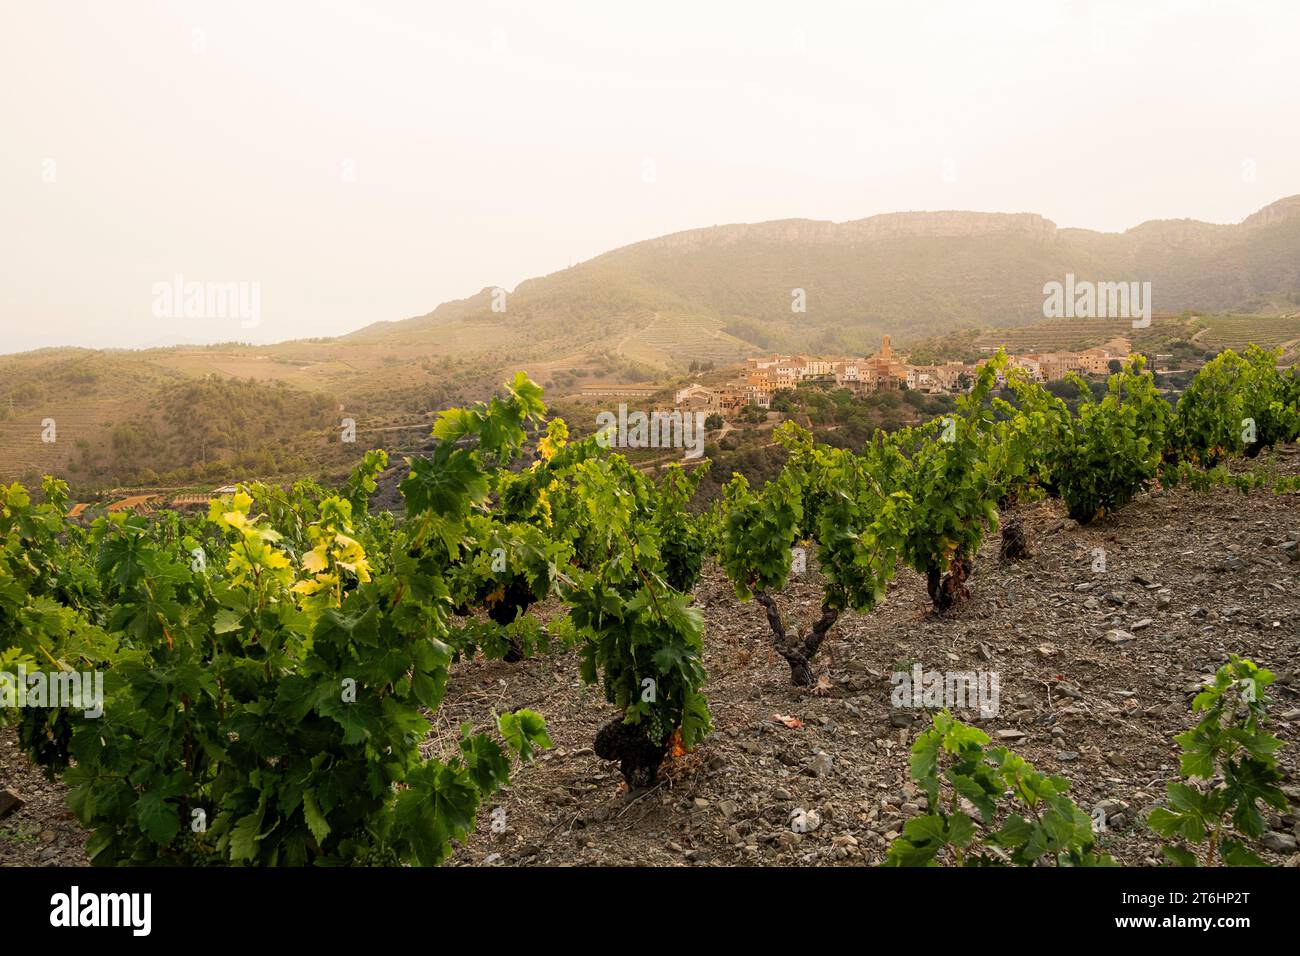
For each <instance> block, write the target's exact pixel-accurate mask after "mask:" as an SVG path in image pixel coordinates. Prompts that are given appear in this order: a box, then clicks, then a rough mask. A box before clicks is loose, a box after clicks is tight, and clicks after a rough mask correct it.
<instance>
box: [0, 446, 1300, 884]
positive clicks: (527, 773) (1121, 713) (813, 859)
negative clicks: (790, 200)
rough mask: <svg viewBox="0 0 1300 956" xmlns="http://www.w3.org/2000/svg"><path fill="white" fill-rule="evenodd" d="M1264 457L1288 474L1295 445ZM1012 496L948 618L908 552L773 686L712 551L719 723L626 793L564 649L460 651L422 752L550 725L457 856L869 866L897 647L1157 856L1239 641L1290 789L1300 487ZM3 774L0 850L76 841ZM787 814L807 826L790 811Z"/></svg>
mask: <svg viewBox="0 0 1300 956" xmlns="http://www.w3.org/2000/svg"><path fill="white" fill-rule="evenodd" d="M1280 458H1281V460H1282V462H1283V465H1284V469H1285V470H1287V471H1290V472H1294V471H1297V470H1300V455H1297V454H1296V450H1295V449H1287V450H1284V454H1282V455H1281V456H1280ZM1017 513H1018V514H1019V517H1020V519H1021V522H1022V524H1023V526H1024V528H1025V531H1026V533H1027V536H1028V540H1029V545H1030V548H1031V549H1032V551H1033V556H1032V557H1031V558H1029V559H1028V560H1024V561H1019V562H1004V561H1001V560H999V558H998V540H997V538H996V536H995V537H993V538H991V539H990V540H989V541H987V542H986V543H985V546H984V548H983V550H982V551H981V554H980V556H979V559H978V560H977V562H976V565H975V572H974V575H973V576H972V578H971V579H970V581H969V586H970V590H971V594H972V598H971V600H970V601H969V602H968V603H967V604H966V605H965V606H963V607H962V609H960V610H959V611H955V612H950V613H949V614H947V615H946V616H943V617H938V616H936V615H935V614H933V613H932V612H931V610H930V608H929V601H928V599H927V597H926V593H925V585H924V581H923V580H922V579H921V578H920V576H919V575H916V574H915V573H913V572H911V571H908V570H902V571H900V573H899V575H898V577H897V578H896V580H895V581H894V582H893V584H892V585H891V587H890V591H889V595H888V598H887V599H886V601H885V602H884V603H883V604H882V605H881V606H880V607H878V608H877V609H876V610H875V611H874V612H872V613H871V614H869V615H865V616H863V615H853V614H850V615H847V616H845V617H844V618H842V619H841V620H840V621H839V623H837V624H836V626H835V627H834V628H833V629H832V631H831V638H830V640H828V642H827V645H826V646H825V647H824V649H823V651H822V654H821V655H820V656H819V658H818V664H819V668H820V676H821V677H822V679H821V680H820V681H819V682H818V686H817V687H815V688H810V689H800V688H794V687H791V686H790V685H789V668H788V667H787V666H786V664H785V663H784V662H783V661H782V660H781V659H780V658H779V657H778V656H777V655H776V654H775V653H774V652H773V651H772V650H771V643H770V636H769V632H768V630H767V627H766V622H765V620H764V617H763V614H762V612H761V609H760V608H759V607H758V606H757V605H755V604H752V603H750V604H741V603H739V602H738V601H737V600H736V599H735V597H734V595H733V594H732V592H731V590H730V588H729V586H728V585H727V583H726V581H725V580H724V579H723V577H722V576H721V574H720V573H719V572H718V571H717V569H716V568H714V567H709V568H707V569H706V571H705V575H704V577H703V580H702V581H701V583H700V585H699V587H698V588H697V591H696V600H697V603H698V604H699V606H700V607H701V608H702V610H703V612H704V615H705V619H706V622H707V631H706V664H707V667H708V670H709V682H708V685H707V686H706V688H705V690H706V693H707V695H708V698H709V703H710V706H711V708H712V711H713V715H714V726H715V730H714V733H713V734H712V736H711V737H709V738H708V739H707V740H706V741H705V742H704V744H703V745H702V746H701V747H700V748H699V749H698V750H696V751H695V752H693V753H690V754H686V755H684V756H679V757H676V758H673V759H672V760H670V762H669V763H668V764H666V765H665V767H664V769H663V771H662V772H661V775H660V780H659V782H658V783H657V784H656V785H655V786H653V787H651V788H648V789H645V790H642V791H639V792H636V793H628V792H627V791H626V789H625V787H624V785H623V783H622V778H621V777H620V775H619V773H618V769H617V767H616V766H615V765H612V764H607V763H605V762H604V761H601V760H599V759H598V758H596V756H595V755H594V753H593V750H592V744H593V741H594V738H595V734H596V731H597V730H598V729H599V727H600V726H601V725H602V724H604V723H606V722H607V721H609V720H610V719H611V718H612V717H613V716H614V715H615V711H614V709H613V708H612V707H611V706H610V705H608V704H606V703H605V701H604V700H603V697H602V696H601V693H600V691H599V688H588V687H584V686H583V685H582V684H581V683H580V681H579V680H578V668H577V659H576V656H575V655H574V654H572V653H560V654H556V655H554V656H551V657H548V658H540V659H535V660H530V661H525V662H523V663H519V664H506V663H503V662H499V661H497V662H493V661H482V660H478V661H473V662H469V663H468V664H466V665H463V666H461V667H459V668H457V669H456V671H455V673H454V675H453V679H452V682H451V685H450V687H449V691H448V696H447V701H446V703H445V704H444V706H443V708H442V709H441V711H440V712H439V713H438V715H437V718H436V722H435V727H434V730H433V732H432V734H431V735H430V738H429V741H428V742H427V749H428V751H429V752H430V753H434V752H443V751H449V750H450V749H451V748H452V746H453V745H454V740H455V738H456V735H457V729H458V727H459V726H460V724H461V723H462V722H464V721H470V722H471V723H474V724H476V725H479V726H481V727H488V726H490V721H491V715H492V714H493V713H494V712H497V711H499V710H502V709H506V708H512V707H519V706H529V707H532V708H534V709H536V710H538V711H540V712H541V713H542V714H543V715H544V716H545V717H546V720H547V724H548V727H549V729H550V733H551V736H552V738H553V739H554V742H555V745H556V746H555V749H554V750H552V751H550V752H548V753H546V754H545V755H544V756H543V757H542V758H541V759H540V760H539V761H537V762H536V763H534V764H533V765H531V766H529V767H526V768H523V769H522V770H520V771H518V772H517V774H516V777H515V780H514V784H513V785H512V787H511V788H510V789H509V790H507V791H504V792H502V793H501V794H499V795H498V796H497V798H496V799H495V800H494V801H492V802H491V803H489V804H488V805H487V806H485V807H484V808H483V810H482V813H481V816H480V819H479V828H478V832H477V833H475V834H474V835H472V836H471V837H470V838H469V839H468V840H467V841H466V843H465V844H464V845H463V846H461V847H459V848H458V850H457V852H456V854H455V855H454V857H453V858H452V861H451V862H452V865H462V866H477V865H484V864H487V865H611V864H625V865H628V864H630V865H654V866H663V865H716V866H730V865H764V866H766V865H830V864H835V865H862V864H873V863H878V862H880V861H881V859H882V858H883V856H884V853H885V849H886V847H887V846H888V844H889V842H890V840H891V839H892V838H893V836H894V835H896V834H897V833H898V831H899V830H901V828H902V824H903V822H904V821H905V820H906V819H907V817H908V816H909V815H911V814H915V813H917V812H920V810H921V809H922V807H923V805H924V797H923V796H921V795H919V794H918V793H917V792H916V790H915V789H914V788H913V787H912V785H911V783H910V781H909V777H908V772H907V757H908V748H909V747H910V745H911V742H912V741H913V740H914V739H915V737H916V734H917V732H918V730H919V729H920V728H921V727H922V726H923V724H924V721H925V719H926V717H925V713H924V711H916V710H912V709H907V708H898V707H894V706H892V705H891V702H890V694H891V690H892V687H891V685H890V682H889V675H890V674H891V673H893V672H894V671H896V670H900V669H906V670H910V669H911V667H912V666H913V664H920V665H921V666H922V669H923V670H925V671H930V670H939V671H976V672H995V673H997V674H998V677H999V684H1000V709H999V711H998V713H997V715H996V716H993V717H990V718H988V719H982V718H981V717H980V715H979V713H978V711H977V710H975V709H968V710H965V711H960V712H958V714H957V716H959V717H960V718H961V719H963V720H967V721H968V722H972V723H976V724H978V725H979V726H981V727H983V728H984V729H985V730H986V731H987V732H988V733H989V734H990V735H992V736H994V737H995V738H996V739H998V740H999V741H1000V742H1005V743H1006V744H1008V745H1009V746H1011V747H1012V748H1013V749H1014V750H1016V751H1017V752H1018V753H1020V754H1022V755H1023V756H1025V757H1026V758H1027V759H1029V760H1031V761H1032V762H1033V763H1034V764H1035V765H1036V766H1037V767H1038V768H1039V769H1041V770H1044V771H1047V772H1051V773H1057V774H1060V775H1062V776H1065V777H1067V778H1069V779H1070V780H1071V781H1073V789H1072V791H1071V792H1072V795H1073V797H1074V799H1075V800H1076V802H1078V803H1079V804H1080V805H1081V806H1082V807H1083V808H1084V809H1085V810H1088V811H1090V812H1091V811H1093V810H1094V809H1095V808H1097V807H1101V808H1102V809H1103V811H1104V812H1105V815H1106V820H1107V824H1106V830H1105V832H1104V834H1103V837H1102V842H1103V844H1104V846H1105V848H1106V849H1107V850H1108V851H1109V852H1110V853H1111V854H1113V855H1114V856H1115V857H1116V858H1117V859H1118V860H1119V861H1121V862H1122V863H1124V864H1127V865H1137V866H1143V865H1157V864H1159V863H1160V862H1161V857H1160V853H1159V849H1158V845H1157V843H1156V841H1155V840H1153V839H1152V838H1151V836H1150V834H1149V831H1148V830H1147V829H1146V827H1145V824H1144V822H1143V819H1142V818H1143V816H1144V814H1145V812H1146V811H1148V810H1149V809H1150V808H1151V807H1152V806H1154V805H1155V804H1157V803H1158V802H1159V801H1160V800H1161V799H1162V797H1163V794H1164V785H1165V783H1166V782H1168V781H1169V780H1171V779H1173V778H1175V776H1176V774H1177V746H1176V744H1175V743H1174V741H1173V736H1174V735H1175V734H1176V733H1179V732H1180V731H1182V730H1184V729H1186V728H1187V727H1189V726H1191V724H1192V723H1193V720H1192V716H1191V712H1190V706H1189V705H1190V701H1191V697H1192V694H1193V693H1194V689H1195V687H1196V686H1197V685H1198V684H1199V683H1200V682H1201V681H1202V680H1203V679H1204V678H1206V677H1208V676H1209V675H1211V674H1212V673H1213V672H1214V670H1215V669H1216V668H1217V667H1219V666H1220V665H1221V664H1223V663H1224V662H1225V661H1226V660H1227V659H1228V656H1229V655H1230V654H1233V653H1236V654H1241V655H1245V656H1249V657H1250V658H1252V659H1253V660H1255V661H1256V662H1257V663H1258V664H1260V665H1263V666H1267V667H1268V668H1270V669H1271V670H1273V671H1274V672H1275V673H1276V674H1277V675H1278V682H1277V683H1276V684H1275V685H1274V686H1273V688H1272V695H1271V696H1272V698H1273V703H1272V705H1271V714H1272V718H1273V719H1272V723H1271V725H1270V729H1271V730H1272V731H1273V732H1274V733H1275V734H1277V735H1278V736H1279V737H1281V738H1282V739H1283V740H1284V741H1285V744H1286V745H1285V746H1284V747H1283V749H1282V751H1281V753H1280V761H1281V764H1282V766H1283V768H1284V771H1285V773H1286V774H1287V782H1286V785H1285V789H1286V790H1287V792H1288V794H1289V795H1290V796H1291V797H1292V798H1293V800H1294V801H1295V802H1296V803H1300V746H1298V745H1297V743H1298V742H1297V732H1298V731H1300V544H1297V541H1300V497H1297V496H1286V497H1276V496H1273V495H1272V494H1270V493H1267V492H1265V493H1254V494H1252V495H1250V496H1249V497H1245V496H1241V495H1238V494H1236V493H1234V492H1228V491H1222V490H1219V491H1214V492H1210V493H1205V494H1196V493H1192V492H1187V491H1181V490H1174V491H1170V492H1163V491H1155V492H1152V493H1150V494H1147V495H1144V496H1142V497H1141V498H1139V499H1138V500H1137V501H1135V502H1133V503H1132V504H1131V505H1130V506H1129V507H1127V508H1125V509H1124V510H1122V511H1120V512H1119V513H1117V514H1115V515H1113V516H1110V517H1108V518H1106V519H1103V520H1101V521H1099V522H1097V523H1095V524H1093V525H1090V526H1086V527H1080V526H1078V525H1077V524H1075V522H1073V521H1070V520H1069V519H1067V518H1066V517H1065V516H1064V512H1063V510H1062V509H1061V508H1060V506H1059V505H1058V504H1056V503H1050V502H1041V503H1037V504H1034V505H1030V506H1026V507H1023V508H1019V509H1017ZM1103 553H1104V555H1103ZM1103 556H1104V565H1103V562H1102V561H1101V560H1100V559H1101V558H1102V557H1103ZM1103 567H1104V569H1103ZM819 595H820V591H819V588H818V585H817V572H816V570H815V569H811V565H810V571H809V572H808V573H807V574H806V575H804V576H803V577H802V578H801V579H798V580H796V581H794V582H793V583H792V584H791V585H790V586H789V587H788V588H787V589H786V590H785V591H784V593H783V594H782V595H781V596H780V598H779V602H780V605H781V607H782V611H783V613H784V614H785V615H786V616H787V621H789V620H790V619H792V618H794V619H802V620H805V621H806V620H807V619H809V618H811V616H812V615H813V613H814V611H815V610H816V608H817V606H818V599H819ZM5 787H10V788H12V789H14V790H15V791H17V792H18V793H19V794H20V795H21V796H22V797H23V798H24V799H25V800H27V805H26V806H25V807H24V808H22V809H21V810H19V811H17V812H16V813H13V814H11V815H9V816H8V817H6V818H4V819H3V820H0V864H10V865H12V864H35V865H59V864H75V863H81V862H84V855H83V854H82V851H81V846H82V844H83V842H84V837H83V836H82V834H80V833H79V831H77V829H76V826H75V823H74V822H73V821H72V820H71V818H70V815H69V814H68V812H67V810H66V808H65V806H64V805H63V803H62V799H61V794H60V791H59V787H58V786H57V785H54V784H49V783H47V782H46V781H45V780H44V779H43V778H42V777H41V776H40V775H39V774H38V773H37V772H35V771H33V770H32V769H31V768H30V766H28V765H27V763H26V761H25V759H24V758H22V757H21V755H19V754H18V753H17V751H16V748H15V745H14V738H13V734H12V731H9V730H7V731H4V732H3V733H0V789H3V788H5ZM797 811H804V814H805V818H806V819H807V821H808V825H807V826H806V832H802V833H800V832H795V831H794V829H792V827H791V816H792V814H794V813H796V812H797ZM811 811H816V813H815V815H813V814H811V813H810V812H811ZM1266 817H1267V819H1268V820H1269V822H1270V825H1271V827H1272V831H1271V832H1270V833H1269V835H1268V836H1267V837H1265V839H1264V841H1263V848H1262V850H1261V853H1262V855H1263V856H1264V857H1265V858H1266V859H1267V860H1268V861H1269V862H1270V863H1273V864H1275V865H1300V854H1297V851H1296V838H1297V836H1300V820H1298V818H1297V815H1296V813H1295V812H1290V813H1287V814H1277V813H1273V812H1269V813H1267V814H1266ZM813 823H816V826H815V828H813V827H812V826H811V824H813Z"/></svg>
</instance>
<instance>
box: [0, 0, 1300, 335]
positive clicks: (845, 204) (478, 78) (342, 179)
mask: <svg viewBox="0 0 1300 956" xmlns="http://www.w3.org/2000/svg"><path fill="white" fill-rule="evenodd" d="M0 22H3V28H0V90H2V91H3V92H0V262H2V263H3V282H2V283H0V332H2V333H3V334H2V336H0V352H8V351H17V350H21V349H28V348H35V347H39V346H45V345H59V344H80V345H93V346H107V345H122V346H145V345H156V344H169V343H174V342H183V341H223V340H233V339H239V340H243V341H257V342H269V341H279V340H282V339H287V338H297V337H304V336H312V335H334V334H338V333H342V332H347V331H350V330H352V329H355V328H358V327H360V326H362V325H365V324H367V323H369V322H372V321H376V320H379V319H401V318H406V317H409V316H412V315H418V314H422V313H425V312H427V311H429V310H430V309H431V308H433V307H434V306H435V305H437V304H438V303H439V302H441V301H444V300H447V299H453V298H461V297H464V296H466V295H470V294H472V293H474V292H477V291H478V290H479V289H481V288H483V287H484V286H492V285H500V286H504V287H506V288H513V287H514V285H515V284H516V283H518V282H519V281H520V280H522V279H525V278H528V277H530V276H535V275H543V274H546V273H548V272H553V271H555V270H557V269H561V268H564V267H566V266H568V265H569V264H570V263H572V262H577V261H580V260H582V259H586V258H590V257H591V256H593V255H597V254H599V253H601V252H604V251H606V250H608V249H612V248H615V247H617V246H620V245H624V244H626V243H629V242H634V241H637V240H639V239H645V238H650V237H652V236H656V235H662V234H664V233H669V232H674V231H677V230H681V229H689V228H693V227H697V226H708V225H713V224H718V223H727V222H746V221H749V222H753V221H760V220H765V219H778V218H787V217H808V218H816V219H834V220H837V221H842V220H846V219H857V218H861V217H864V216H869V215H873V214H875V213H880V212H889V211H894V210H908V209H977V210H989V211H1003V212H1021V211H1028V212H1038V213H1041V214H1043V215H1044V216H1047V217H1048V218H1050V219H1052V220H1054V221H1055V222H1056V223H1057V224H1058V225H1062V226H1066V225H1070V226H1085V227H1091V228H1096V229H1106V230H1121V229H1125V228H1128V227H1130V226H1133V225H1136V224H1137V223H1139V222H1141V221H1143V220H1146V219H1154V218H1175V217H1185V216H1186V217H1193V218H1198V219H1206V220H1210V221H1215V222H1236V221H1238V220H1240V219H1241V218H1242V217H1244V216H1246V215H1248V214H1249V213H1251V212H1253V211H1254V210H1256V209H1257V208H1259V207H1260V206H1263V205H1266V204H1267V203H1269V202H1272V201H1274V200H1276V199H1279V198H1281V197H1283V196H1288V195H1293V194H1296V193H1300V122H1297V119H1298V118H1300V96H1298V95H1297V94H1298V93H1300V73H1297V53H1296V42H1297V38H1300V3H1296V2H1295V0H1278V2H1272V3H1271V2H1264V0H1258V2H1241V3H1232V2H1216V0H1151V2H1140V0H1113V2H1109V0H1108V2H1087V0H1074V2H1050V0H1032V2H1025V3H1011V2H1003V0H999V2H981V3H972V2H969V0H961V2H954V3H924V2H895V0H891V2H887V3H871V2H845V3H818V2H810V0H799V2H782V3H761V2H754V0H748V2H736V3H725V2H715V0H689V2H682V3H678V2H670V0H656V2H655V3H652V4H645V3H627V2H610V0H598V2H591V3H560V2H533V3H522V2H521V3H512V4H505V3H492V2H484V0H474V2H470V3H463V2H462V3H451V2H397V0H391V2H380V0H322V2H311V3H308V2H288V0H274V2H270V0H252V2H231V0H210V2H205V3H199V2H193V3H182V2H173V3H164V2H146V0H130V2H126V0H122V2H111V3H110V2H60V0H45V2H36V3H32V2H21V0H4V15H3V20H2V21H0ZM177 274H180V275H182V276H183V277H184V279H185V280H186V281H195V282H243V283H249V284H250V285H249V286H246V287H245V288H246V289H248V290H252V289H253V288H254V286H252V285H251V284H252V283H257V285H256V287H255V288H256V290H257V292H258V294H259V296H260V322H259V324H258V325H257V326H256V327H255V328H245V327H242V325H243V323H241V321H240V320H239V319H238V318H186V317H184V313H183V310H181V312H180V315H179V316H177V317H167V316H165V315H164V316H161V317H160V316H158V315H156V314H155V311H156V310H155V305H156V302H155V288H154V287H155V284H156V283H159V282H171V281H173V277H174V276H175V275H177Z"/></svg>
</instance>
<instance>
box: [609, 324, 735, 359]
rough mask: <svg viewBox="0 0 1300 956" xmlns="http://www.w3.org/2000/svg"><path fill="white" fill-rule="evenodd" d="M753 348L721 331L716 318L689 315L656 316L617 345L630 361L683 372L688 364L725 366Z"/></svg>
mask: <svg viewBox="0 0 1300 956" xmlns="http://www.w3.org/2000/svg"><path fill="white" fill-rule="evenodd" d="M754 349H755V347H754V345H753V344H752V343H749V342H745V341H743V340H742V339H738V338H736V337H735V336H734V335H729V334H728V333H726V332H724V331H722V329H721V328H720V323H719V322H718V321H717V320H716V319H708V318H705V317H703V316H690V315H656V316H655V317H654V318H653V319H652V320H651V321H650V323H649V324H648V325H646V326H645V327H644V328H642V329H640V330H638V331H636V332H631V333H629V334H628V335H627V336H625V337H624V339H623V341H622V342H621V343H620V345H619V351H620V353H622V354H623V355H626V356H628V357H629V358H631V359H633V360H636V361H641V362H649V363H651V364H654V365H660V366H664V367H666V368H673V369H685V368H687V367H688V366H689V365H690V363H691V362H712V363H713V364H714V365H729V364H732V363H735V362H739V361H742V360H744V358H745V357H746V356H748V355H751V354H753V352H754Z"/></svg>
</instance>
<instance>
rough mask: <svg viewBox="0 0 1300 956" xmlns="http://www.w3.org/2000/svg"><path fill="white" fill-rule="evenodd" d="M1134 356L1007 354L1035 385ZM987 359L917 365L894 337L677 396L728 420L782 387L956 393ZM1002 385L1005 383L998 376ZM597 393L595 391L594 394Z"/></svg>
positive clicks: (1127, 349)
mask: <svg viewBox="0 0 1300 956" xmlns="http://www.w3.org/2000/svg"><path fill="white" fill-rule="evenodd" d="M1130 354H1131V343H1130V342H1129V340H1128V339H1125V338H1115V339H1111V340H1110V341H1108V342H1106V343H1105V344H1103V345H1101V346H1099V347H1096V348H1089V349H1084V350H1083V351H1081V352H1033V353H1027V354H1024V355H1010V356H1008V360H1009V367H1010V368H1020V369H1024V370H1025V371H1026V372H1027V373H1028V374H1029V376H1030V378H1032V379H1033V380H1035V381H1038V382H1053V381H1058V380H1060V379H1063V378H1065V377H1066V375H1068V374H1069V373H1070V372H1077V373H1079V374H1081V375H1104V374H1106V373H1107V372H1110V371H1112V370H1113V369H1114V366H1113V365H1112V364H1111V363H1113V362H1122V361H1124V360H1125V359H1127V358H1128V357H1129V355H1130ZM986 361H988V360H987V359H981V360H980V361H979V362H976V363H974V364H968V363H965V362H945V363H943V364H942V365H917V364H913V363H911V362H909V361H908V360H907V357H906V356H904V355H900V354H897V353H895V352H894V350H893V348H892V347H891V345H890V342H889V336H887V335H886V336H885V337H884V341H883V342H882V343H881V347H880V351H879V352H877V353H876V354H874V355H872V356H869V357H867V358H826V357H815V356H808V355H771V356H763V357H759V358H750V359H748V360H746V362H745V365H744V374H745V377H744V380H743V381H738V380H737V381H731V382H728V383H726V384H724V385H721V386H717V387H708V386H704V385H700V384H698V383H693V384H691V385H688V386H686V387H685V388H682V389H679V390H678V391H677V392H676V393H675V395H674V398H673V405H674V407H675V408H677V409H680V410H682V411H703V412H708V413H717V414H720V415H722V416H723V417H724V418H726V417H728V416H729V415H733V414H736V413H738V412H739V411H740V410H741V409H743V408H745V407H746V406H748V405H757V406H759V407H760V408H768V407H770V406H771V403H772V398H773V396H774V395H775V394H776V393H777V392H779V391H781V390H782V389H794V388H798V387H799V386H800V385H801V384H804V383H821V384H824V385H826V386H828V387H834V388H845V389H849V390H850V391H852V392H855V393H862V392H874V391H881V390H891V389H894V390H902V389H906V390H910V391H917V392H920V393H922V394H925V395H955V394H959V393H961V392H965V391H967V390H969V389H970V387H971V385H972V384H974V381H975V376H976V375H977V373H978V372H979V369H980V367H981V366H982V365H984V363H985V362H986ZM998 381H999V384H1002V383H1003V382H1004V381H1005V379H1004V376H1003V375H1002V373H999V375H998ZM593 391H594V390H593Z"/></svg>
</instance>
